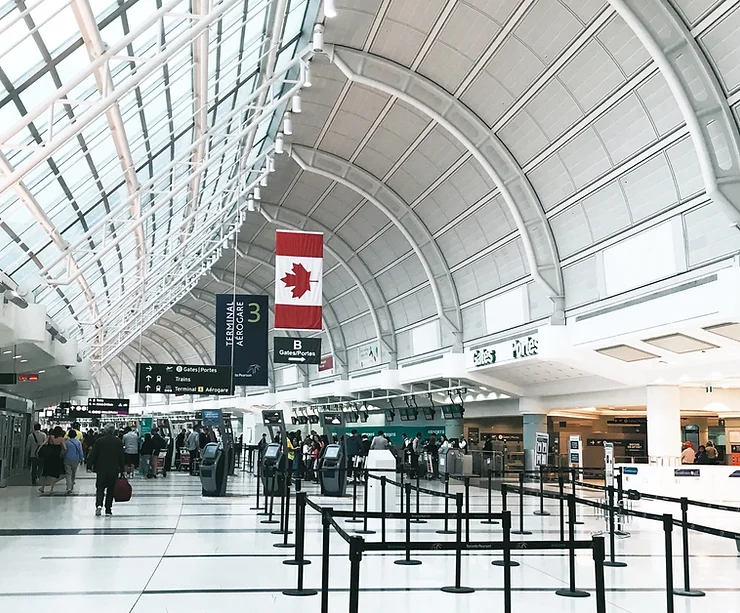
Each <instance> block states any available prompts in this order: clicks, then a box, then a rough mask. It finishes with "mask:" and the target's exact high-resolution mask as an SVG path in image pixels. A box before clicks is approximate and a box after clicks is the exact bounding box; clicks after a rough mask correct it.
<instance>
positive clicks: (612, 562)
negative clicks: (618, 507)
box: [604, 485, 627, 568]
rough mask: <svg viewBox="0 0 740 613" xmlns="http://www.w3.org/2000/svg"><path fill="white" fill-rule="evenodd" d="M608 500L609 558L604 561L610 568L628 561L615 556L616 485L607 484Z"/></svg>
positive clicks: (622, 566)
mask: <svg viewBox="0 0 740 613" xmlns="http://www.w3.org/2000/svg"><path fill="white" fill-rule="evenodd" d="M606 489H607V500H608V502H609V559H608V560H606V561H605V562H604V566H609V567H610V568H624V567H625V566H627V563H626V562H618V561H617V560H616V558H615V556H616V552H615V546H614V542H615V526H614V486H613V485H609V486H607V488H606Z"/></svg>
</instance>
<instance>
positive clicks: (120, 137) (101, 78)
mask: <svg viewBox="0 0 740 613" xmlns="http://www.w3.org/2000/svg"><path fill="white" fill-rule="evenodd" d="M71 8H72V12H73V13H74V16H75V19H76V21H77V25H78V27H79V28H80V33H81V34H82V39H83V40H84V41H85V47H86V48H87V55H88V56H89V58H90V61H91V62H95V60H96V59H98V58H99V57H101V56H102V55H104V54H105V51H106V48H105V47H106V46H105V43H104V42H103V38H102V36H101V34H100V30H99V29H98V24H97V21H96V20H95V14H94V13H93V10H92V7H91V6H90V2H89V0H72V3H71ZM95 82H96V83H97V86H98V92H99V93H100V95H101V97H105V96H106V95H107V94H108V93H109V92H111V91H113V90H114V89H115V85H114V83H113V77H112V76H111V71H110V64H109V63H107V62H106V63H105V64H102V65H100V66H98V67H97V68H95ZM105 117H106V119H107V121H108V127H109V128H110V132H111V138H112V139H113V145H114V147H115V149H116V153H117V154H118V160H119V161H120V163H121V170H122V171H123V178H124V181H125V183H126V190H127V191H128V194H129V196H130V197H132V199H131V202H130V214H131V219H133V220H137V219H139V217H141V195H140V194H139V179H138V178H137V176H136V164H135V163H134V158H133V156H132V155H131V147H130V146H129V142H128V137H127V136H126V127H125V126H124V123H123V116H122V115H121V108H120V106H119V104H118V101H116V102H114V103H113V104H111V105H110V106H109V107H108V108H107V109H106V111H105ZM135 232H136V247H137V252H138V261H139V273H140V274H141V275H142V276H144V275H146V259H145V257H144V256H145V254H146V239H145V238H144V228H143V226H137V227H136V230H135Z"/></svg>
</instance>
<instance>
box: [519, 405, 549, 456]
mask: <svg viewBox="0 0 740 613" xmlns="http://www.w3.org/2000/svg"><path fill="white" fill-rule="evenodd" d="M519 413H521V415H522V434H523V436H522V439H523V443H524V470H534V469H535V466H534V456H535V450H536V449H537V433H538V432H547V412H546V411H545V410H544V409H543V408H542V400H541V399H540V398H520V399H519Z"/></svg>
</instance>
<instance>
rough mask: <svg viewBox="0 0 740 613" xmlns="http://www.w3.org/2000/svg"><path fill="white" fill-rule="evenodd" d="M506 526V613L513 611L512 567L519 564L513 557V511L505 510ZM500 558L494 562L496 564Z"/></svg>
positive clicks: (504, 563) (504, 521)
mask: <svg viewBox="0 0 740 613" xmlns="http://www.w3.org/2000/svg"><path fill="white" fill-rule="evenodd" d="M501 522H502V524H503V528H504V559H503V560H502V562H503V567H504V613H511V567H512V566H519V562H514V561H512V559H511V511H504V516H503V519H502V520H501ZM497 561H498V560H496V561H494V562H492V564H496V562H497Z"/></svg>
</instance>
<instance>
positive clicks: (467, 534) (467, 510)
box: [465, 475, 470, 543]
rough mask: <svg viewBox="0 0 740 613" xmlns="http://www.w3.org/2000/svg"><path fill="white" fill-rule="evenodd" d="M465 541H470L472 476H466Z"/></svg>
mask: <svg viewBox="0 0 740 613" xmlns="http://www.w3.org/2000/svg"><path fill="white" fill-rule="evenodd" d="M465 542H466V543H469V542H470V477H468V476H467V475H466V476H465Z"/></svg>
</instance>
